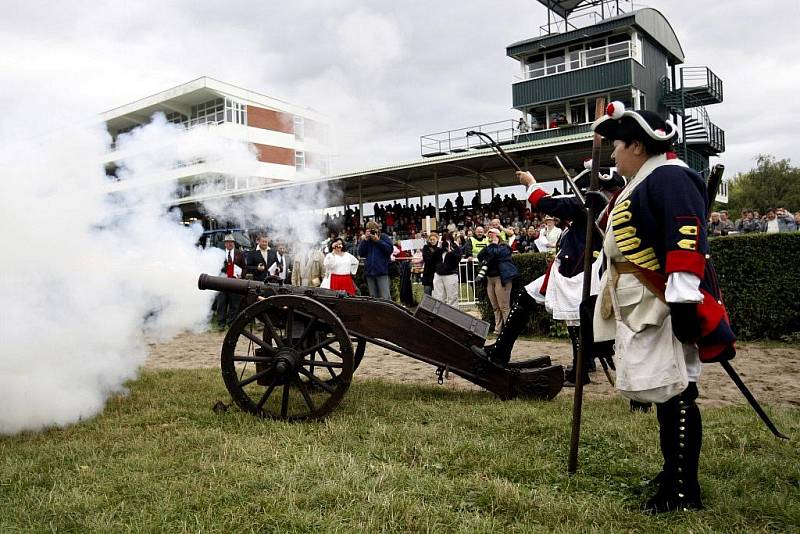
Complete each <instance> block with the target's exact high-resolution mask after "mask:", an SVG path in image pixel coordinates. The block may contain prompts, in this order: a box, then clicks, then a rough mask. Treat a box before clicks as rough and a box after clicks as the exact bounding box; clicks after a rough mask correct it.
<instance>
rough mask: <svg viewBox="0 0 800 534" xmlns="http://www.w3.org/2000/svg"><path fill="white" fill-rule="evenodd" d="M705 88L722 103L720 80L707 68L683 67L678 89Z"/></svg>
mask: <svg viewBox="0 0 800 534" xmlns="http://www.w3.org/2000/svg"><path fill="white" fill-rule="evenodd" d="M694 88H705V89H707V90H708V92H709V93H710V94H711V95H713V96H714V97H715V98H717V99H718V100H719V101H720V102H721V101H722V80H721V79H720V78H719V76H717V75H716V74H714V73H713V72H712V71H711V69H709V68H708V67H683V68H682V69H681V76H680V87H679V89H694Z"/></svg>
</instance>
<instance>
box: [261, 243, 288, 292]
mask: <svg viewBox="0 0 800 534" xmlns="http://www.w3.org/2000/svg"><path fill="white" fill-rule="evenodd" d="M270 252H271V253H272V254H270V256H269V263H268V265H269V267H268V268H267V272H268V274H269V277H270V278H271V279H272V280H275V281H282V282H283V283H284V284H291V283H292V261H291V258H289V256H288V255H287V254H286V245H285V244H284V243H278V244H277V246H276V247H275V250H271V251H270Z"/></svg>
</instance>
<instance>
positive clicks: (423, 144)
mask: <svg viewBox="0 0 800 534" xmlns="http://www.w3.org/2000/svg"><path fill="white" fill-rule="evenodd" d="M516 124H517V123H516V121H514V120H512V119H509V120H505V121H498V122H491V123H488V124H480V125H478V126H470V127H467V128H459V129H458V130H448V131H446V132H437V133H432V134H427V135H423V136H420V138H419V145H420V154H421V155H422V157H423V158H429V157H433V156H443V155H445V154H455V153H458V152H467V151H468V150H470V149H478V148H488V146H489V145H487V144H486V141H484V140H483V139H481V138H480V137H478V136H469V137H468V136H467V132H468V131H470V130H475V131H476V132H483V133H485V134H487V135H488V136H489V137H491V138H492V139H494V140H495V142H496V143H497V144H498V145H507V144H510V143H513V142H515V133H516V130H515V128H516Z"/></svg>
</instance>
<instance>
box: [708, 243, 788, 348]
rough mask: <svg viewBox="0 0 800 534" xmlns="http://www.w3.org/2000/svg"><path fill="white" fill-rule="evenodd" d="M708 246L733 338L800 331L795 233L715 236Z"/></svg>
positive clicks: (776, 336)
mask: <svg viewBox="0 0 800 534" xmlns="http://www.w3.org/2000/svg"><path fill="white" fill-rule="evenodd" d="M710 246H711V256H712V258H713V262H714V266H715V267H716V270H717V275H718V276H719V285H720V288H721V289H722V295H723V298H724V299H725V306H726V307H727V309H728V315H729V316H730V318H731V324H732V325H733V330H734V332H736V335H737V336H738V337H739V339H761V338H768V339H781V338H782V337H784V336H790V337H791V335H792V334H793V333H795V332H800V261H799V260H800V233H784V234H746V235H734V236H728V237H718V238H715V239H712V240H711V241H710Z"/></svg>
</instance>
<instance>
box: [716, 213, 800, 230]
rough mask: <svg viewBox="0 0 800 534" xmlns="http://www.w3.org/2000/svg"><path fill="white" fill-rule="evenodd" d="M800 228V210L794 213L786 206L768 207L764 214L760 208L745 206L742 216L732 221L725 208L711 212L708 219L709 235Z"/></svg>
mask: <svg viewBox="0 0 800 534" xmlns="http://www.w3.org/2000/svg"><path fill="white" fill-rule="evenodd" d="M797 230H800V211H797V212H795V213H794V215H792V213H791V212H790V211H789V210H787V209H786V208H783V207H781V208H767V210H766V211H765V212H764V214H763V215H762V214H761V213H760V212H759V211H758V210H753V209H750V208H745V209H743V210H742V211H741V217H740V218H738V219H736V221H731V220H730V218H729V216H728V212H727V211H725V210H722V211H715V212H712V213H711V216H710V218H709V221H708V235H709V236H720V235H732V234H750V233H755V232H766V233H768V234H777V233H779V232H795V231H797Z"/></svg>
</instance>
